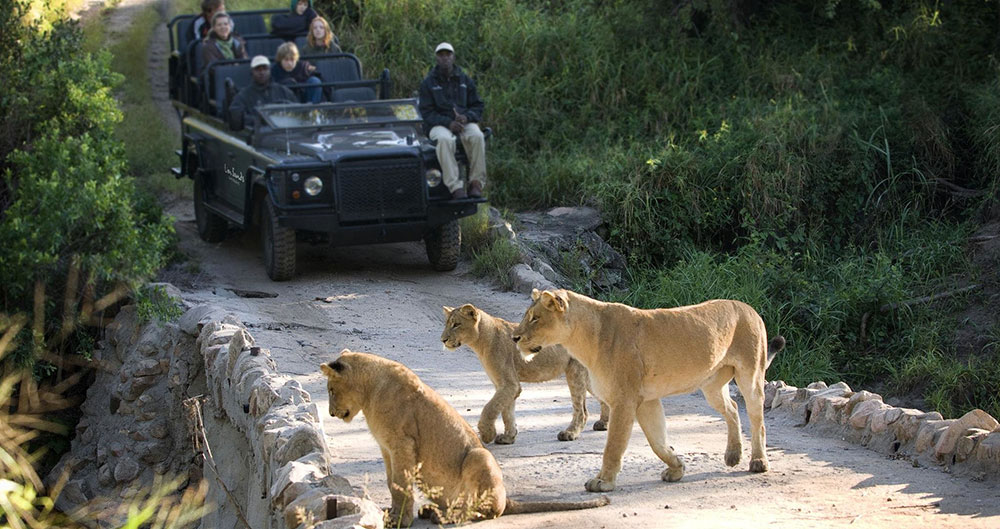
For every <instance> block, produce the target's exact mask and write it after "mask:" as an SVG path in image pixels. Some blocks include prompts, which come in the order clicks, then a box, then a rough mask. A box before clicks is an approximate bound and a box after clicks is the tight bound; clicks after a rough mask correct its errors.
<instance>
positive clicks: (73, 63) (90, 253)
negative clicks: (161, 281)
mask: <svg viewBox="0 0 1000 529" xmlns="http://www.w3.org/2000/svg"><path fill="white" fill-rule="evenodd" d="M5 4H8V5H5V6H4V8H3V9H0V34H2V35H3V37H2V38H0V84H2V85H3V86H4V90H3V91H2V93H0V109H2V111H3V114H4V115H5V116H9V117H10V118H9V120H8V122H7V124H6V125H7V126H5V127H4V129H3V132H2V138H0V139H2V143H0V148H2V150H0V161H2V162H0V170H2V175H0V198H2V200H0V247H2V248H3V249H4V251H3V252H0V303H2V305H0V313H4V314H10V315H13V314H30V313H32V312H37V311H41V312H43V313H44V314H36V315H35V321H40V322H42V323H41V326H38V325H37V324H36V325H34V326H33V329H32V331H31V332H30V333H29V332H27V331H24V332H22V335H25V334H27V336H28V338H29V339H28V340H22V341H21V342H22V343H21V346H22V347H21V348H20V349H19V350H20V351H21V352H22V354H21V355H20V356H21V358H19V360H21V361H23V362H27V363H31V362H32V361H33V360H34V358H33V357H32V356H31V355H30V354H27V353H28V352H30V351H38V350H39V349H40V348H41V346H42V345H43V343H44V341H45V339H46V337H47V336H55V335H57V334H61V335H62V338H64V337H65V334H66V333H67V332H68V331H69V330H71V329H67V328H66V325H70V326H71V327H72V326H73V325H75V323H76V320H75V318H76V314H75V313H76V311H77V307H78V306H79V305H80V303H81V302H82V301H83V300H84V298H88V299H89V300H90V302H93V300H95V299H97V298H99V297H101V296H104V295H105V294H107V293H109V292H112V291H113V290H114V289H119V290H120V289H122V286H123V285H124V287H126V288H128V287H135V286H137V285H138V284H139V283H140V282H141V281H143V280H144V279H146V278H148V277H150V276H151V275H152V274H154V273H155V272H156V271H157V270H158V269H159V267H160V266H161V264H162V261H163V252H164V248H165V246H166V244H167V241H168V239H169V237H170V235H171V233H172V227H171V226H170V224H169V223H168V221H167V220H166V219H165V218H164V217H163V215H162V212H161V211H160V208H159V206H158V205H157V204H156V203H154V202H150V201H148V200H140V198H139V195H138V194H137V191H136V188H135V186H134V184H133V181H132V179H131V178H130V177H129V176H128V175H127V174H126V162H125V156H124V150H123V146H122V143H121V142H120V141H118V140H116V139H115V138H114V136H113V134H114V127H115V125H116V124H117V123H118V122H119V121H120V120H121V113H120V112H119V110H118V105H117V103H116V101H115V100H114V98H113V97H112V94H111V92H112V89H113V86H114V85H115V84H116V83H118V82H119V81H120V79H121V78H120V76H119V75H117V74H115V73H113V72H112V71H111V69H110V67H109V61H110V56H109V55H108V54H106V53H98V54H90V53H81V52H80V51H79V50H80V47H81V43H82V34H81V32H80V30H79V28H78V27H77V26H76V24H74V23H71V22H55V23H54V24H53V25H52V27H51V29H42V27H41V26H40V25H39V23H38V22H32V21H30V20H28V19H27V18H26V17H25V16H24V13H25V3H24V2H21V1H15V2H5ZM39 288H40V289H41V290H38V289H39ZM53 292H60V293H63V292H65V293H66V296H67V297H68V299H66V300H57V299H56V296H53V295H52V293H53ZM57 301H61V304H59V305H58V307H57ZM62 338H60V339H62ZM0 353H2V352H0ZM0 356H2V354H0Z"/></svg>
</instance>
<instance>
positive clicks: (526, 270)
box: [510, 264, 558, 294]
mask: <svg viewBox="0 0 1000 529" xmlns="http://www.w3.org/2000/svg"><path fill="white" fill-rule="evenodd" d="M510 280H511V283H512V284H513V285H512V286H513V290H514V291H515V292H521V293H523V294H530V293H531V290H532V289H535V288H537V289H538V290H554V289H556V288H558V287H557V286H556V285H554V284H552V283H551V282H550V281H549V280H547V279H545V277H544V276H542V274H539V273H538V272H536V271H534V270H532V269H531V267H529V266H528V265H526V264H517V265H514V266H513V267H512V268H511V269H510Z"/></svg>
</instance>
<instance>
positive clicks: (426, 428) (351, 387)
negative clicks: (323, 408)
mask: <svg viewBox="0 0 1000 529" xmlns="http://www.w3.org/2000/svg"><path fill="white" fill-rule="evenodd" d="M320 370H321V371H322V372H323V373H324V374H325V375H326V377H327V385H326V387H327V391H328V392H329V396H330V415H331V416H333V417H339V418H341V419H343V420H344V421H345V422H350V421H351V419H353V418H354V416H355V415H357V413H358V412H359V411H360V412H364V414H365V419H366V420H367V422H368V429H369V430H370V431H371V433H372V436H374V437H375V440H376V441H377V442H378V445H379V448H381V449H382V461H383V462H384V463H385V474H386V478H387V480H388V482H389V494H390V495H391V496H392V508H391V509H390V511H389V515H390V518H391V519H392V522H393V523H394V524H395V523H399V524H400V525H404V526H408V525H410V524H411V523H412V522H413V499H412V498H413V483H412V479H411V478H412V474H411V475H410V476H407V474H408V473H412V472H414V471H415V470H416V469H419V474H420V476H419V477H420V479H421V480H422V481H423V483H425V484H426V485H427V486H428V489H429V490H430V493H429V494H431V495H432V497H429V498H428V499H429V500H431V501H432V502H434V503H435V504H436V505H437V507H438V509H440V511H441V512H447V510H448V507H449V506H452V505H462V504H464V505H468V504H474V505H475V509H476V513H477V515H478V517H479V518H495V517H497V516H500V515H501V514H504V513H506V514H516V513H526V512H541V511H561V510H572V509H589V508H592V507H600V506H602V505H607V504H608V503H610V501H609V500H608V498H607V497H604V498H599V499H595V500H588V501H583V502H518V501H515V500H513V499H511V498H508V497H507V491H506V489H505V488H504V484H503V476H502V475H501V473H500V466H499V465H497V462H496V460H495V459H493V454H491V453H490V452H489V450H487V449H486V448H484V447H483V444H482V443H481V442H480V441H479V438H478V437H476V433H475V432H473V431H472V427H471V426H469V424H468V423H466V422H465V420H464V419H462V417H461V416H460V415H459V414H458V412H456V411H455V410H454V409H453V408H452V407H451V406H449V405H448V403H447V402H445V400H444V399H443V398H441V396H440V395H438V394H437V392H435V391H434V390H433V389H431V388H430V387H428V386H427V385H425V384H424V383H423V382H422V381H421V380H420V379H419V378H418V377H417V375H415V374H414V373H413V371H410V370H409V369H407V368H406V366H404V365H403V364H400V363H398V362H393V361H392V360H387V359H385V358H381V357H378V356H375V355H372V354H366V353H355V352H351V351H348V350H347V349H344V350H343V351H341V353H340V357H338V358H337V359H336V360H334V361H332V362H330V363H327V364H322V365H320ZM424 492H425V493H427V491H424ZM424 514H430V513H429V511H426V510H422V511H421V515H424Z"/></svg>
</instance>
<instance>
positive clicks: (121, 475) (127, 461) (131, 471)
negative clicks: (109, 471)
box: [114, 457, 140, 483]
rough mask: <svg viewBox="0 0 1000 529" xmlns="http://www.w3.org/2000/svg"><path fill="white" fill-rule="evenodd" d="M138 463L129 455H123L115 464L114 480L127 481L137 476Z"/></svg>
mask: <svg viewBox="0 0 1000 529" xmlns="http://www.w3.org/2000/svg"><path fill="white" fill-rule="evenodd" d="M139 470H140V468H139V463H137V462H136V461H135V460H134V459H132V458H131V457H123V458H121V459H119V460H118V463H117V464H116V465H115V472H114V476H115V481H116V482H118V483H128V482H131V481H132V480H134V479H135V478H136V477H138V476H139Z"/></svg>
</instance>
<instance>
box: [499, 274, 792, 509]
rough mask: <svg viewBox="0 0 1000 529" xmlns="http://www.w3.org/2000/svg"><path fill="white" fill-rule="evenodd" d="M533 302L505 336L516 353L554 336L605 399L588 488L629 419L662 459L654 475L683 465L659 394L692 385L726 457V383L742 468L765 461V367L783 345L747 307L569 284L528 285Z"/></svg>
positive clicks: (615, 451) (611, 476)
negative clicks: (722, 423)
mask: <svg viewBox="0 0 1000 529" xmlns="http://www.w3.org/2000/svg"><path fill="white" fill-rule="evenodd" d="M531 299H532V303H531V306H530V307H528V310H527V311H526V312H525V313H524V318H523V319H522V320H521V323H520V324H519V325H518V326H517V327H516V328H515V329H514V333H513V335H512V338H513V340H514V341H515V342H517V346H518V347H519V348H520V349H521V350H522V351H527V352H534V351H539V350H541V348H542V347H545V346H550V345H553V344H562V345H563V346H564V347H565V348H566V350H567V351H569V354H570V355H571V356H572V357H573V358H576V359H577V360H579V361H580V363H582V364H583V365H584V366H586V367H587V370H588V371H590V380H591V385H592V387H593V389H594V392H595V393H596V394H597V396H598V397H599V398H600V399H601V400H603V401H604V402H606V403H607V404H608V406H610V407H611V422H610V423H609V425H608V440H607V443H606V444H605V446H604V461H603V463H602V465H601V472H600V473H599V474H597V477H595V478H593V479H591V480H590V481H588V482H587V483H586V488H587V490H588V491H591V492H599V491H600V492H606V491H611V490H614V488H615V478H616V477H617V476H618V471H619V470H621V461H622V454H623V453H624V452H625V448H626V446H628V440H629V435H630V434H631V432H632V424H633V423H634V422H635V420H636V419H638V421H639V426H641V427H642V431H643V433H645V434H646V440H647V441H648V442H649V446H650V447H651V448H652V449H653V452H655V453H656V455H657V456H658V457H659V458H660V459H662V460H663V462H665V463H666V464H667V469H666V470H664V471H663V473H662V474H661V475H660V477H661V478H662V479H663V480H664V481H677V480H679V479H681V477H682V476H683V475H684V463H682V462H681V460H680V458H678V457H677V456H676V455H675V454H674V452H673V450H672V449H671V447H670V446H669V445H667V442H666V437H667V429H666V421H665V420H664V417H663V405H662V404H661V403H660V397H666V396H669V395H677V394H679V393H687V392H690V391H693V390H695V389H698V388H700V389H701V391H702V393H703V394H704V395H705V399H706V400H708V403H709V404H710V405H711V406H712V407H713V408H715V410H716V411H718V412H719V413H721V414H722V416H723V417H724V418H725V419H726V426H728V428H729V438H728V442H727V443H726V464H727V465H729V466H734V465H736V464H737V463H739V462H740V457H741V455H742V446H741V443H742V441H741V435H740V416H739V414H738V413H737V409H736V404H735V403H734V402H733V400H732V399H731V398H730V397H729V389H728V384H729V381H730V380H732V379H733V377H735V378H736V384H737V385H738V386H739V388H740V391H741V392H742V393H743V397H744V399H745V400H746V404H747V413H748V414H749V416H750V424H751V429H750V430H751V434H752V441H751V445H752V447H753V450H752V453H751V456H750V471H751V472H766V471H767V468H768V463H767V453H766V452H765V451H764V447H765V445H766V440H765V434H764V371H765V370H766V369H767V366H768V365H769V364H770V363H771V359H772V358H773V357H774V355H775V354H777V353H778V351H780V350H781V349H782V348H783V347H784V346H785V339H784V338H782V337H780V336H778V337H776V338H774V339H773V340H771V343H770V346H769V345H768V343H767V331H766V330H765V329H764V321H763V320H761V318H760V315H758V314H757V311H755V310H754V309H753V308H752V307H750V306H749V305H747V304H745V303H741V302H739V301H733V300H713V301H706V302H704V303H701V304H698V305H691V306H688V307H677V308H671V309H651V310H642V309H636V308H633V307H629V306H628V305H622V304H620V303H604V302H602V301H597V300H595V299H591V298H588V297H587V296H583V295H581V294H577V293H575V292H571V291H569V290H555V291H549V290H546V291H544V292H539V291H538V290H537V289H536V290H534V291H532V293H531Z"/></svg>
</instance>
